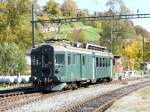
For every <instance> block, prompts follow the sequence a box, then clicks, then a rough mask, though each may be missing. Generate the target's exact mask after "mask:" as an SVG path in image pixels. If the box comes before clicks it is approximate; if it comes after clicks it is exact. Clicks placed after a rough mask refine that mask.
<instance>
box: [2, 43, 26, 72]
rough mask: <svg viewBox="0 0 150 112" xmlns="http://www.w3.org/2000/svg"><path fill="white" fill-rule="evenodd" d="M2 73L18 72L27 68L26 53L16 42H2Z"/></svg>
mask: <svg viewBox="0 0 150 112" xmlns="http://www.w3.org/2000/svg"><path fill="white" fill-rule="evenodd" d="M0 63H1V65H0V73H1V74H6V73H7V74H16V73H23V72H24V71H25V70H26V59H25V54H24V53H23V52H22V51H21V50H19V47H18V46H17V45H16V44H15V43H0Z"/></svg>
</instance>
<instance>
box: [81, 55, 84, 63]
mask: <svg viewBox="0 0 150 112" xmlns="http://www.w3.org/2000/svg"><path fill="white" fill-rule="evenodd" d="M81 62H82V65H85V56H82V61H81Z"/></svg>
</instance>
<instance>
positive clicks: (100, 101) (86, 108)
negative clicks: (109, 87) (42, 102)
mask: <svg viewBox="0 0 150 112" xmlns="http://www.w3.org/2000/svg"><path fill="white" fill-rule="evenodd" d="M148 85H150V81H145V82H141V83H137V84H132V85H129V86H126V87H122V88H119V89H116V90H113V91H111V92H109V93H105V94H102V95H100V96H96V97H90V98H89V99H86V100H84V101H82V102H77V103H75V104H74V105H72V106H70V107H64V108H61V109H60V110H57V112H104V111H105V110H106V109H108V108H109V107H110V106H111V105H112V104H113V103H114V102H115V101H116V100H117V99H119V98H121V97H123V96H125V95H127V94H129V93H131V92H134V91H136V90H138V89H140V88H142V87H145V86H148Z"/></svg>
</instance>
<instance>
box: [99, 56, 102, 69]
mask: <svg viewBox="0 0 150 112" xmlns="http://www.w3.org/2000/svg"><path fill="white" fill-rule="evenodd" d="M99 66H100V67H102V59H101V58H99Z"/></svg>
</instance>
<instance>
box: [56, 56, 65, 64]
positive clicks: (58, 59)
mask: <svg viewBox="0 0 150 112" xmlns="http://www.w3.org/2000/svg"><path fill="white" fill-rule="evenodd" d="M55 59H56V63H57V64H64V63H65V61H64V59H65V55H64V54H56V55H55Z"/></svg>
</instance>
